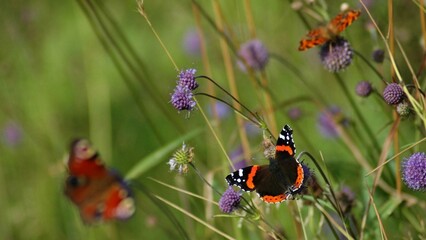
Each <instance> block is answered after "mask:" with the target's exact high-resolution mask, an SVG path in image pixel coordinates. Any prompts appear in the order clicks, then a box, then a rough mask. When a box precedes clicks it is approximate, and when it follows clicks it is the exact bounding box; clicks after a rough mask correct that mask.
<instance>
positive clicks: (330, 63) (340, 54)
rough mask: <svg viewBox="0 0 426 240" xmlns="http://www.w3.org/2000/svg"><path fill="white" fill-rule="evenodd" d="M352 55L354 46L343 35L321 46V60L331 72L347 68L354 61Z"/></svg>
mask: <svg viewBox="0 0 426 240" xmlns="http://www.w3.org/2000/svg"><path fill="white" fill-rule="evenodd" d="M352 57H353V51H352V47H351V45H350V44H349V42H348V41H347V40H346V39H344V38H342V37H337V38H336V39H334V40H332V41H328V42H326V43H325V44H324V45H322V46H321V50H320V58H321V62H322V64H323V66H324V67H325V69H327V70H328V71H330V72H333V73H335V72H339V71H341V70H344V69H345V68H347V67H348V66H349V65H350V64H351V62H352Z"/></svg>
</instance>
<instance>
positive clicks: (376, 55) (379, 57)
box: [371, 49, 385, 63]
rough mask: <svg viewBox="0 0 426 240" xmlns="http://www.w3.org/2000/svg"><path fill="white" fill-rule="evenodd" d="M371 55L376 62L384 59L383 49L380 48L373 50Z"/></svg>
mask: <svg viewBox="0 0 426 240" xmlns="http://www.w3.org/2000/svg"><path fill="white" fill-rule="evenodd" d="M371 56H372V58H373V60H374V61H375V62H376V63H382V62H383V60H385V51H383V50H382V49H377V50H374V51H373V53H372V54H371Z"/></svg>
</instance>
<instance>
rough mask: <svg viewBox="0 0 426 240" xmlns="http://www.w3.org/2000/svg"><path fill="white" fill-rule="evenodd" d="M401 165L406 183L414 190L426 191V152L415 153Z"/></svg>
mask: <svg viewBox="0 0 426 240" xmlns="http://www.w3.org/2000/svg"><path fill="white" fill-rule="evenodd" d="M401 165H402V178H403V180H404V182H405V184H406V185H407V186H408V187H409V188H411V189H413V190H422V191H426V153H424V152H417V153H414V154H413V155H411V156H410V157H409V158H408V159H404V161H403V162H402V163H401Z"/></svg>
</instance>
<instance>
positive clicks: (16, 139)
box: [3, 121, 22, 147]
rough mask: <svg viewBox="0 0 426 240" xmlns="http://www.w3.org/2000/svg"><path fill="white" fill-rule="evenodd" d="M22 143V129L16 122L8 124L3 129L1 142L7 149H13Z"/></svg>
mask: <svg viewBox="0 0 426 240" xmlns="http://www.w3.org/2000/svg"><path fill="white" fill-rule="evenodd" d="M21 141H22V129H21V128H20V127H19V125H18V124H17V123H16V122H12V121H11V122H8V123H7V124H6V125H5V126H4V128H3V142H4V143H5V144H6V145H8V146H9V147H15V146H17V145H19V144H20V143H21Z"/></svg>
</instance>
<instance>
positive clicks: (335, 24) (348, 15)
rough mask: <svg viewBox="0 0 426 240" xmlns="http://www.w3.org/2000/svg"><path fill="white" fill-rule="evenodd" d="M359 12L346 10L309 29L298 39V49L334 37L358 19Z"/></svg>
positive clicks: (324, 41)
mask: <svg viewBox="0 0 426 240" xmlns="http://www.w3.org/2000/svg"><path fill="white" fill-rule="evenodd" d="M360 14H361V12H360V11H358V10H348V11H345V12H343V13H340V14H338V15H337V16H336V17H335V18H334V19H332V20H331V21H330V22H329V23H328V24H327V25H326V26H320V27H318V28H316V29H313V30H311V31H309V32H308V34H307V35H306V38H305V39H302V40H301V41H300V45H299V51H304V50H307V49H309V48H312V47H314V46H318V45H322V44H324V43H326V42H327V41H332V40H334V39H336V38H337V37H338V36H339V34H340V33H341V32H343V31H344V30H345V29H346V28H347V27H348V26H349V25H351V24H352V23H353V22H354V21H355V20H356V19H358V17H359V16H360Z"/></svg>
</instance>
